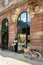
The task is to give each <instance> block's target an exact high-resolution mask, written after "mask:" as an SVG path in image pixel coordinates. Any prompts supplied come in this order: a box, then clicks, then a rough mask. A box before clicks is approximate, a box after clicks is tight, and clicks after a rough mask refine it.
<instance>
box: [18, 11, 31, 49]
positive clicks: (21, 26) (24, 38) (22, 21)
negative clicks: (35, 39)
mask: <svg viewBox="0 0 43 65" xmlns="http://www.w3.org/2000/svg"><path fill="white" fill-rule="evenodd" d="M30 22H31V21H30V15H29V14H28V13H27V12H22V13H21V14H20V15H19V16H18V20H17V38H18V48H20V49H18V50H22V48H23V47H26V48H27V47H29V44H30Z"/></svg>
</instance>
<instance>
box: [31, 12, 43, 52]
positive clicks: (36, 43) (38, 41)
mask: <svg viewBox="0 0 43 65" xmlns="http://www.w3.org/2000/svg"><path fill="white" fill-rule="evenodd" d="M30 30H31V34H30V35H31V40H30V41H31V48H32V49H35V50H38V51H40V52H42V51H43V39H42V37H43V33H42V32H43V13H39V14H35V16H34V18H33V19H31V26H30Z"/></svg>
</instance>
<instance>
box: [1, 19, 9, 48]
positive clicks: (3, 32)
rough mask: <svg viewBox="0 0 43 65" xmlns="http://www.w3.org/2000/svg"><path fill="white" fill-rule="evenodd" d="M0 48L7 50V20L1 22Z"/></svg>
mask: <svg viewBox="0 0 43 65" xmlns="http://www.w3.org/2000/svg"><path fill="white" fill-rule="evenodd" d="M1 42H2V44H1V46H2V49H8V20H7V19H4V20H3V21H2V29H1Z"/></svg>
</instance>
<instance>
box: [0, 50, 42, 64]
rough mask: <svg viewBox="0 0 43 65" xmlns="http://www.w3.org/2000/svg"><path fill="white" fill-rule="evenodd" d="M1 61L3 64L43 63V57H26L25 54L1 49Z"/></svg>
mask: <svg viewBox="0 0 43 65" xmlns="http://www.w3.org/2000/svg"><path fill="white" fill-rule="evenodd" d="M0 63H3V64H2V65H6V64H7V65H22V64H23V65H43V58H41V60H40V61H36V60H34V59H30V58H25V57H24V55H23V54H18V53H15V52H10V51H7V50H4V51H2V50H1V49H0ZM5 63H6V64H5ZM0 65H1V64H0Z"/></svg>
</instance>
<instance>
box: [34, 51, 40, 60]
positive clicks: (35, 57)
mask: <svg viewBox="0 0 43 65" xmlns="http://www.w3.org/2000/svg"><path fill="white" fill-rule="evenodd" d="M34 59H36V60H40V59H41V54H40V53H39V52H35V56H34Z"/></svg>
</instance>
